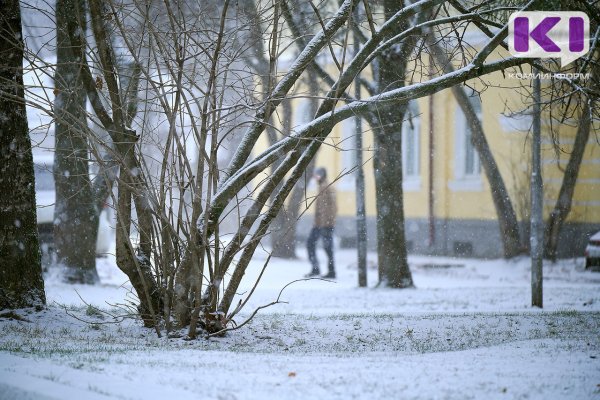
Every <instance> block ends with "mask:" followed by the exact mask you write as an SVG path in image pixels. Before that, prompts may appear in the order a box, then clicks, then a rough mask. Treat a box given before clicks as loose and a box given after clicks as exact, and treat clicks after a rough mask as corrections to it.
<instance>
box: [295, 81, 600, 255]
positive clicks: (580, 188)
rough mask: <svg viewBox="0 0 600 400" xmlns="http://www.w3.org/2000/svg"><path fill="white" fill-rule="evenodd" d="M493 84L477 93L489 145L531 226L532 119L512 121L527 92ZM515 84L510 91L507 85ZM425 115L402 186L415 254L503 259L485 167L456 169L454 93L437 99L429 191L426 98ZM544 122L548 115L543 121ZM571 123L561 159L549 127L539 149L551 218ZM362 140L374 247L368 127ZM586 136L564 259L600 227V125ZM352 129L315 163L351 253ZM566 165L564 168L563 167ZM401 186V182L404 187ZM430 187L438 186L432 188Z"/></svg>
mask: <svg viewBox="0 0 600 400" xmlns="http://www.w3.org/2000/svg"><path fill="white" fill-rule="evenodd" d="M485 79H486V81H487V83H492V84H490V85H485V86H487V87H486V89H485V90H483V91H482V92H481V103H482V108H481V119H482V124H483V128H484V131H485V133H486V138H487V140H488V142H489V146H490V148H491V149H492V152H493V154H494V156H495V159H496V162H497V164H498V168H499V169H500V173H501V174H502V177H503V178H504V182H505V185H506V187H507V189H508V191H509V194H510V196H511V200H512V202H513V205H514V207H515V212H516V214H517V217H518V218H519V220H520V221H521V224H522V225H526V224H528V205H527V204H528V192H529V179H530V172H529V164H530V162H529V159H530V153H529V146H530V143H529V142H528V140H527V135H528V130H529V128H530V124H531V119H530V118H528V117H527V116H525V117H518V116H516V115H511V113H514V112H515V111H520V110H525V109H527V102H528V101H530V100H528V98H527V97H526V95H527V94H528V93H527V89H526V88H525V89H524V88H521V87H519V86H520V85H521V82H515V81H514V80H512V81H511V80H509V79H508V78H505V77H504V76H503V75H502V74H501V73H496V74H493V75H491V76H488V77H486V78H485ZM469 84H470V85H472V86H474V87H475V88H476V89H478V90H481V89H483V88H484V85H483V83H482V81H476V82H470V83H469ZM511 86H514V87H515V88H514V89H511V88H510V87H511ZM417 102H418V107H419V110H420V112H421V115H420V123H419V138H418V141H419V152H418V154H419V163H418V165H419V176H418V178H417V179H413V180H412V181H411V182H406V181H405V182H404V189H405V194H404V204H405V215H406V232H407V241H408V246H409V251H410V252H412V253H419V254H439V255H450V256H453V255H457V256H475V257H501V256H502V241H501V239H500V236H499V235H500V234H499V231H498V223H497V219H496V211H495V208H494V205H493V201H492V195H491V188H490V185H489V183H488V181H487V179H486V177H485V173H484V171H483V168H481V172H480V175H479V176H476V177H461V176H460V173H459V171H458V169H459V168H458V166H459V165H458V164H459V161H458V160H457V154H460V153H461V149H460V148H459V146H460V141H459V140H458V139H459V137H458V135H459V134H460V133H459V132H457V130H459V129H461V126H462V125H461V123H460V118H461V111H460V108H459V106H458V104H457V103H456V101H455V100H454V97H453V95H452V92H451V90H444V91H441V92H439V93H436V94H435V95H434V96H433V108H432V109H431V113H432V118H433V124H434V127H433V141H434V143H433V147H434V152H433V166H432V168H433V186H432V188H430V185H429V170H430V167H431V166H430V165H429V146H430V123H429V120H430V107H429V104H430V99H429V98H422V99H418V101H417ZM543 120H544V121H548V119H547V118H544V119H543ZM567 122H568V123H570V124H571V125H572V126H568V125H564V126H561V128H560V151H559V152H558V153H557V152H556V151H555V147H554V145H553V141H552V139H551V138H550V135H549V131H550V129H549V128H550V126H549V123H548V122H543V124H542V128H543V137H544V139H543V140H544V143H543V146H542V151H543V154H542V159H543V176H544V181H545V188H544V197H545V216H546V217H547V216H548V214H549V212H550V211H551V210H552V208H553V207H554V203H555V201H556V197H557V194H558V191H559V188H560V184H561V182H562V174H563V172H562V171H563V170H564V167H565V166H566V163H567V162H568V158H569V155H570V151H571V148H572V145H573V142H574V136H575V132H576V125H577V121H567ZM363 128H364V129H365V133H364V137H363V157H364V160H365V161H366V162H365V165H364V171H365V184H366V208H367V216H368V221H369V224H368V226H369V228H368V231H369V232H368V237H369V247H370V248H372V249H374V248H375V238H376V230H375V215H376V208H375V183H374V175H373V163H372V156H373V138H372V134H371V132H369V131H368V125H366V123H363ZM594 129H595V131H593V132H592V133H591V135H590V141H589V143H588V145H587V148H586V151H585V155H584V160H583V163H582V165H581V170H580V174H579V179H578V183H577V186H576V189H575V195H574V198H573V207H572V210H571V213H570V214H569V217H568V219H567V224H566V225H565V227H564V229H563V231H562V232H561V240H560V244H559V249H558V254H559V256H561V257H566V256H580V255H581V254H583V248H584V247H585V243H586V242H587V238H588V236H589V235H590V234H591V233H593V232H594V231H597V230H599V229H600V144H599V142H598V138H599V137H600V130H599V126H598V123H596V125H595V126H594ZM353 132H354V126H353V123H352V122H350V121H346V122H344V123H342V124H339V125H338V126H336V127H335V129H334V130H333V132H332V133H331V135H330V136H329V137H328V138H327V140H326V142H325V143H324V145H323V146H322V147H321V150H320V151H319V154H318V156H317V158H316V163H315V165H316V166H323V167H325V168H327V170H328V172H329V175H330V178H331V180H335V179H336V178H337V180H336V181H335V183H334V185H335V188H336V191H337V200H338V211H339V219H338V226H337V227H336V234H337V236H338V237H340V243H341V244H342V245H344V246H349V245H352V244H353V243H355V234H354V232H355V217H354V216H355V210H356V197H355V196H356V194H355V191H354V187H355V186H354V176H353V175H347V176H342V175H343V174H344V172H347V170H348V168H350V167H351V166H352V165H353V162H352V157H351V156H350V155H351V154H352V152H354V151H355V146H354V145H353V140H354V138H353ZM561 168H562V169H561ZM398 182H400V179H399V180H398ZM314 188H315V187H314V184H312V185H310V186H309V190H308V195H309V196H314V195H315V194H316V193H315V191H314ZM430 189H432V190H431V191H430ZM430 192H431V193H432V201H433V210H434V213H433V215H429V201H430ZM310 214H311V210H309V212H308V213H307V215H305V217H303V219H302V221H301V223H300V228H299V231H298V236H299V239H300V240H302V239H303V235H304V234H305V231H306V230H307V229H309V227H310V224H311V218H312V216H311V215H310ZM430 218H432V220H433V224H434V226H435V238H434V239H435V240H434V243H433V244H432V245H430V243H429V235H430V233H429V224H430Z"/></svg>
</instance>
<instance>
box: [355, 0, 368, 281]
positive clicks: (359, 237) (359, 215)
mask: <svg viewBox="0 0 600 400" xmlns="http://www.w3.org/2000/svg"><path fill="white" fill-rule="evenodd" d="M353 19H354V45H353V51H354V54H358V52H359V50H360V43H359V36H358V34H357V31H358V29H359V27H358V23H357V22H358V7H355V8H354V18H353ZM354 98H355V99H357V100H358V99H360V80H359V79H358V78H356V80H355V81H354ZM354 128H355V131H354V151H355V155H356V157H355V159H356V171H355V178H356V249H357V252H358V286H359V287H366V286H367V216H366V212H365V173H364V171H363V154H362V147H363V145H362V119H361V118H360V116H356V117H354Z"/></svg>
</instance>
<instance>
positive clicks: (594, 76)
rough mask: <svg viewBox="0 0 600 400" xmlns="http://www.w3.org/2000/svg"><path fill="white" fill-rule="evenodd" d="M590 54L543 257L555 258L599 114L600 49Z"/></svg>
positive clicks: (585, 62) (547, 224)
mask: <svg viewBox="0 0 600 400" xmlns="http://www.w3.org/2000/svg"><path fill="white" fill-rule="evenodd" d="M595 43H596V46H597V45H598V38H596V41H595ZM590 54H591V56H589V58H588V59H585V60H584V64H583V65H582V67H583V68H580V70H581V71H585V70H587V71H590V72H591V76H590V78H589V79H588V82H587V85H586V87H585V88H584V93H580V97H581V99H580V100H579V101H578V102H577V103H578V105H579V107H577V108H580V109H581V111H580V114H579V116H578V117H579V118H578V124H577V133H576V134H575V142H574V144H573V149H572V151H571V154H570V155H569V161H568V163H567V167H566V168H565V170H564V175H563V180H562V183H561V186H560V191H559V193H558V197H557V199H556V203H555V205H554V208H553V209H552V211H551V212H550V215H549V217H548V220H547V221H546V227H545V232H544V256H545V257H548V258H550V259H552V260H556V256H557V247H558V242H559V234H560V231H561V228H562V226H563V224H564V222H565V220H566V219H567V217H568V215H569V213H570V212H571V206H572V203H573V194H574V193H575V185H576V183H577V177H578V175H579V169H580V166H581V161H582V160H583V153H584V151H585V148H586V145H587V143H588V140H589V139H590V133H591V131H592V124H593V120H594V118H595V116H594V114H596V118H597V114H598V106H597V102H598V98H599V97H600V94H599V93H598V92H597V90H596V89H594V88H598V87H599V85H600V80H599V76H598V74H599V73H600V54H599V52H598V50H597V49H592V51H591V53H590ZM594 55H595V56H594ZM586 64H587V65H589V67H588V68H585V66H586ZM578 89H579V88H578ZM581 103H583V104H581Z"/></svg>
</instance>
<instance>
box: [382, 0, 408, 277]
mask: <svg viewBox="0 0 600 400" xmlns="http://www.w3.org/2000/svg"><path fill="white" fill-rule="evenodd" d="M403 6H404V4H403V1H398V0H386V1H385V2H384V13H385V15H386V18H389V17H391V16H392V15H393V14H395V13H396V12H397V11H398V10H400V9H401V8H402V7H403ZM404 29H406V26H400V27H399V30H400V31H402V30H404ZM415 40H416V39H414V38H413V39H408V40H407V41H406V42H404V43H403V46H402V47H401V48H399V49H398V48H394V49H391V50H389V51H387V52H385V53H384V54H383V55H382V56H381V57H380V59H379V63H378V64H377V65H378V67H379V68H378V74H377V78H378V82H377V84H378V87H379V89H380V90H382V89H384V90H389V89H395V88H398V87H402V86H404V73H405V71H406V64H407V60H408V55H409V54H410V53H411V52H412V49H413V47H414V43H413V42H414V41H415ZM405 111H406V103H404V104H401V105H399V107H398V108H397V109H396V110H393V111H389V112H387V113H384V114H382V115H380V124H379V126H378V127H377V128H376V129H375V130H374V139H375V153H374V167H375V200H376V204H377V260H378V264H379V285H381V286H384V287H392V288H406V287H412V286H414V285H413V280H412V274H411V272H410V269H409V267H408V260H407V251H406V235H405V229H404V193H403V189H402V120H403V119H404V113H405Z"/></svg>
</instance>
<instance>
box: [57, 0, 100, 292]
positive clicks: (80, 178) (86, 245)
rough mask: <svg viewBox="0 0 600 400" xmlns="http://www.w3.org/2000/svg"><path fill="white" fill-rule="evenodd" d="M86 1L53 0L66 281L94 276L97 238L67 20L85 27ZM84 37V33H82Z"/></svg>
mask: <svg viewBox="0 0 600 400" xmlns="http://www.w3.org/2000/svg"><path fill="white" fill-rule="evenodd" d="M84 10H85V2H84V1H83V0H57V2H56V25H57V67H56V77H55V84H56V90H57V95H56V100H55V102H54V107H55V110H56V123H55V155H54V157H55V158H54V178H55V186H56V203H55V207H54V224H55V225H54V242H55V248H56V258H57V263H58V265H59V266H60V267H61V268H63V279H64V280H65V281H67V282H71V283H89V284H93V283H96V282H97V281H98V273H97V272H96V240H97V235H98V214H99V210H96V207H95V204H94V203H95V202H94V196H93V192H92V186H91V182H90V177H89V163H88V159H89V157H88V143H87V139H86V134H85V128H86V93H85V90H84V88H83V84H82V80H81V62H82V60H81V56H80V51H79V50H77V51H73V49H72V46H71V40H70V38H69V34H68V29H67V26H68V24H69V23H72V22H69V21H67V20H68V19H75V20H76V21H77V25H78V26H79V29H80V32H85V15H82V14H83V12H84ZM82 40H83V38H82Z"/></svg>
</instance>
